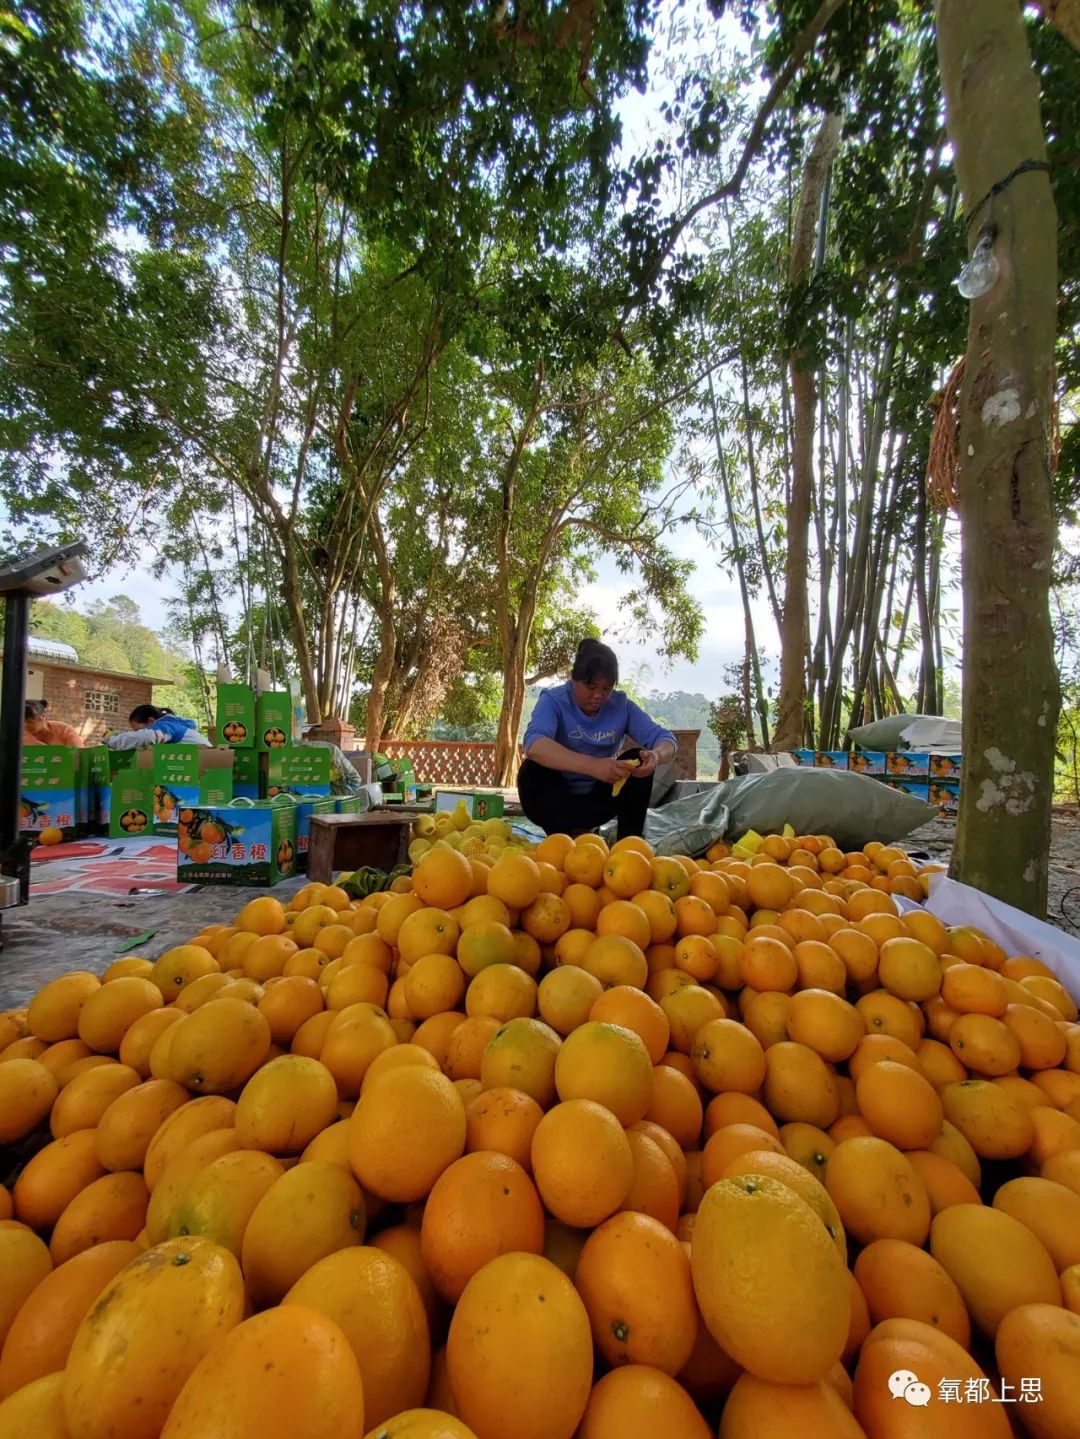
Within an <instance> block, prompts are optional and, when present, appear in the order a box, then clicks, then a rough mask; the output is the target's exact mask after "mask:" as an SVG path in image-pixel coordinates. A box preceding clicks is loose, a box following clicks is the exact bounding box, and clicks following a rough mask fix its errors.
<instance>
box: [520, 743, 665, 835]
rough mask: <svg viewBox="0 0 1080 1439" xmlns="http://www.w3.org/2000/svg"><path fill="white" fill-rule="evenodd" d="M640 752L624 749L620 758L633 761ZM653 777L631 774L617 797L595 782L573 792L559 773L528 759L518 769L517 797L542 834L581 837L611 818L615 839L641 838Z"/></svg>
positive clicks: (608, 786) (609, 786)
mask: <svg viewBox="0 0 1080 1439" xmlns="http://www.w3.org/2000/svg"><path fill="white" fill-rule="evenodd" d="M640 753H641V751H640V750H638V749H630V750H627V751H626V752H625V753H624V754H621V755H620V756H619V758H620V759H636V758H637V757H638V756H639V755H640ZM652 784H653V776H652V775H651V774H649V775H646V776H645V778H644V779H637V778H636V777H635V776H634V775H633V774H631V776H630V778H629V779H628V780H627V781H626V783H625V784H624V785H623V787H622V790H621V791H620V792H619V794H617V795H613V794H612V793H611V791H612V786H611V785H609V784H603V783H601V782H600V781H599V780H597V781H596V782H595V783H594V784H593V787H592V789H591V790H588V791H586V792H585V793H584V794H581V793H579V792H578V791H577V790H572V789H571V788H570V786H569V784H568V783H567V781H566V778H565V776H564V775H563V774H562V772H561V771H560V770H557V769H548V768H547V767H546V766H545V765H542V764H537V763H536V761H535V760H532V759H527V760H524V761H523V762H522V765H521V768H520V769H519V770H518V782H517V788H518V798H519V799H520V801H521V808H522V809H523V810H524V811H525V814H526V815H527V817H528V818H529V819H531V820H532V822H533V824H538V825H539V826H540V828H541V829H542V830H543V831H544V833H545V834H584V833H585V831H586V830H591V829H596V828H598V827H599V826H600V825H602V824H604V823H605V822H606V821H607V820H609V819H611V818H612V816H613V815H614V816H617V817H618V821H619V827H618V837H619V839H626V838H627V836H628V835H632V834H636V835H641V834H643V833H644V830H645V814H646V811H647V810H648V808H649V796H650V795H651V794H652Z"/></svg>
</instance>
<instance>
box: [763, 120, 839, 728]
mask: <svg viewBox="0 0 1080 1439" xmlns="http://www.w3.org/2000/svg"><path fill="white" fill-rule="evenodd" d="M840 125H841V121H840V116H839V115H826V116H825V117H824V119H823V120H822V121H821V125H820V127H819V129H818V132H817V135H816V136H815V138H814V143H813V145H812V147H811V149H810V153H809V155H808V156H807V159H806V166H805V168H804V170H803V175H802V184H801V186H800V190H799V204H798V207H797V209H796V211H795V224H794V229H793V232H792V238H791V256H790V259H789V262H788V284H789V286H790V288H791V291H792V292H793V294H794V296H795V297H797V296H799V295H800V293H805V291H806V288H807V286H808V283H809V280H810V278H811V276H812V273H813V266H814V251H815V248H819V247H818V246H817V245H816V241H817V239H818V230H819V227H821V226H824V224H825V216H824V213H823V207H822V203H821V202H822V196H823V195H824V194H825V187H826V183H827V181H828V177H829V169H830V167H831V165H832V162H833V160H834V158H835V156H836V151H837V148H838V146H839V144H840ZM823 248H824V247H823V246H821V247H820V249H821V250H822V251H823ZM816 358H817V357H816V356H814V355H813V354H812V353H811V352H810V350H809V347H808V345H807V344H806V343H805V340H804V342H803V343H798V342H797V343H796V344H795V346H794V348H793V349H792V351H791V354H790V356H789V361H788V363H789V367H790V371H791V392H792V409H793V423H792V454H791V483H790V487H789V503H788V507H787V555H786V561H785V565H784V606H783V613H782V616H781V630H780V695H779V699H778V702H777V716H776V731H775V733H774V735H773V744H774V745H775V746H776V748H777V749H782V750H783V749H788V750H792V749H798V748H800V746H801V745H802V743H803V740H804V737H805V736H806V733H807V729H808V724H807V715H806V655H807V650H808V647H809V646H808V641H809V634H810V625H809V621H810V615H809V604H808V601H809V594H808V591H809V581H810V574H809V543H810V509H811V502H812V496H813V490H814V429H815V423H814V422H815V417H816V413H817V387H816V385H815V383H814V365H815V361H816Z"/></svg>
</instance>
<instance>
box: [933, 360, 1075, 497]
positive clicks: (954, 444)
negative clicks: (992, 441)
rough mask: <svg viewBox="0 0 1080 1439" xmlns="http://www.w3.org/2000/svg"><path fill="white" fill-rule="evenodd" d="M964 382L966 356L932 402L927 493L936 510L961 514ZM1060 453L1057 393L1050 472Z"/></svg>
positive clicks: (1051, 431) (1055, 469)
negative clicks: (959, 477)
mask: <svg viewBox="0 0 1080 1439" xmlns="http://www.w3.org/2000/svg"><path fill="white" fill-rule="evenodd" d="M963 382H964V358H963V356H961V358H960V359H959V360H957V362H956V364H955V365H954V366H953V369H952V373H951V374H950V375H949V378H948V379H947V380H946V381H945V384H944V386H943V387H942V388H941V389H940V390H938V392H937V394H935V395H934V396H933V398H932V399H931V401H930V408H931V409H932V410H933V411H934V412H935V413H934V428H933V431H932V433H931V435H930V456H929V459H928V460H927V462H926V492H927V495H928V496H929V498H930V503H931V504H932V505H933V506H934V508H935V509H938V510H945V509H951V510H954V511H956V512H957V513H959V509H960V497H959V493H958V491H957V486H956V474H957V470H958V469H959V461H960V389H961V386H962V385H963ZM1060 455H1061V421H1060V413H1059V407H1058V399H1057V396H1056V395H1055V396H1054V402H1053V405H1052V407H1051V411H1050V457H1049V459H1050V474H1051V477H1052V476H1054V475H1056V474H1057V468H1058V460H1059V458H1060Z"/></svg>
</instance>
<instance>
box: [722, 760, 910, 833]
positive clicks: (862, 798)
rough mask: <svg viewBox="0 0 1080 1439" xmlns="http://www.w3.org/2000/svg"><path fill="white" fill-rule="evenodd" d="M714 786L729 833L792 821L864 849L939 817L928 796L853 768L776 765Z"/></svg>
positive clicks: (770, 829) (800, 828)
mask: <svg viewBox="0 0 1080 1439" xmlns="http://www.w3.org/2000/svg"><path fill="white" fill-rule="evenodd" d="M716 788H717V790H718V791H719V792H720V793H721V795H722V801H723V803H724V804H726V805H727V807H728V811H729V819H728V826H727V837H728V838H729V839H730V838H738V836H739V835H742V834H745V833H746V831H747V830H748V829H756V830H757V831H758V833H759V834H777V833H779V832H780V831H782V830H783V828H784V825H785V824H790V825H791V826H792V827H793V828H794V830H795V833H796V834H828V835H832V837H833V839H835V840H836V842H837V844H838V845H839V846H840V848H841V849H843V850H848V849H861V848H862V847H863V845H864V844H868V843H869V841H870V840H872V839H877V840H881V842H882V843H883V844H891V843H892V841H893V840H896V839H901V838H902V837H903V836H904V835H906V834H910V833H911V831H912V830H913V829H918V828H919V826H920V825H923V824H927V823H929V821H930V820H932V819H936V818H937V810H936V808H935V807H934V806H933V805H931V804H927V803H926V801H925V800H921V799H916V798H915V797H914V796H913V795H909V794H904V793H903V792H902V791H901V790H895V789H892V788H890V786H889V785H887V784H882V783H881V781H880V780H877V779H872V778H870V777H869V776H867V775H863V774H854V773H852V771H850V770H839V769H778V770H773V771H772V773H771V774H746V775H740V776H739V778H737V779H730V780H725V781H724V783H723V784H719V785H717V787H716ZM696 798H701V796H696Z"/></svg>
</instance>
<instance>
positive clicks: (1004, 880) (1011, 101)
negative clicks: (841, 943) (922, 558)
mask: <svg viewBox="0 0 1080 1439" xmlns="http://www.w3.org/2000/svg"><path fill="white" fill-rule="evenodd" d="M937 30H938V49H939V53H940V56H941V77H942V85H943V89H944V92H945V101H946V110H947V115H948V125H949V135H950V138H951V139H952V142H953V149H954V152H955V156H956V173H957V179H958V180H959V184H960V191H961V194H962V196H963V201H964V217H965V229H966V233H967V238H968V250H969V252H977V253H978V254H980V255H981V256H985V263H986V265H987V266H988V267H989V269H988V273H987V275H986V278H985V280H984V281H983V282H981V283H980V284H978V285H977V286H975V287H974V289H975V293H974V294H973V297H972V302H971V316H970V323H969V329H968V346H967V355H966V362H965V368H964V381H963V388H962V392H961V400H960V425H959V434H958V455H959V458H958V470H957V493H958V496H959V504H960V519H961V526H962V531H963V584H964V610H965V633H964V684H963V727H964V780H963V785H962V789H961V807H960V817H959V822H958V826H957V842H956V851H955V854H954V858H953V865H952V868H953V872H954V873H956V874H958V875H959V876H960V877H961V878H963V879H964V880H966V881H967V882H968V883H971V884H975V885H977V886H978V887H979V888H980V889H984V890H986V891H988V892H989V893H991V894H994V895H997V896H998V897H999V898H1001V899H1005V900H1008V901H1009V902H1010V903H1012V904H1016V905H1018V906H1019V907H1020V908H1022V909H1027V910H1030V911H1031V912H1032V913H1036V914H1041V913H1044V912H1045V906H1046V886H1047V865H1048V854H1049V838H1050V806H1051V803H1052V801H1053V790H1054V737H1055V732H1056V726H1057V714H1058V706H1059V690H1058V679H1057V673H1056V670H1055V665H1054V639H1053V631H1052V627H1051V623H1050V610H1049V594H1050V584H1051V577H1052V564H1053V552H1054V544H1055V538H1056V522H1055V516H1054V500H1053V486H1052V483H1051V455H1052V446H1053V436H1054V428H1055V420H1054V406H1055V394H1054V338H1055V328H1056V310H1057V212H1056V209H1055V205H1054V195H1053V190H1052V188H1051V183H1050V175H1049V173H1048V170H1049V166H1048V164H1047V149H1046V137H1045V132H1044V129H1043V121H1042V115H1041V113H1040V107H1039V86H1038V82H1037V80H1036V77H1035V74H1034V72H1033V70H1032V63H1031V51H1030V49H1029V46H1028V40H1027V35H1026V33H1025V27H1024V20H1023V15H1022V13H1021V9H1020V6H1019V5H1018V4H1016V0H983V3H982V4H980V5H977V6H973V5H967V4H964V3H963V0H939V3H938V7H937Z"/></svg>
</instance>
